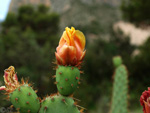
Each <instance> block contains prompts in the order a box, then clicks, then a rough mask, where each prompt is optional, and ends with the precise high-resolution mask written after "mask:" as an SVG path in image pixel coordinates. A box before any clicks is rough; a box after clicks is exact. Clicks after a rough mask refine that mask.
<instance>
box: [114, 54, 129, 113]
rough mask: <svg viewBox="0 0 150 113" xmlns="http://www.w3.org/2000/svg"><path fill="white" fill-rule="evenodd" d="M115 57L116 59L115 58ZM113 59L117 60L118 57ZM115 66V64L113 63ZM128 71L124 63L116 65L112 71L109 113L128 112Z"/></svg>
mask: <svg viewBox="0 0 150 113" xmlns="http://www.w3.org/2000/svg"><path fill="white" fill-rule="evenodd" d="M115 58H117V59H115ZM115 58H114V60H115V61H118V59H121V58H118V57H115ZM118 64H119V63H118ZM114 65H115V66H116V64H114ZM127 93H128V72H127V69H126V67H125V65H123V64H120V65H119V66H118V65H117V67H116V69H115V73H114V83H113V94H112V104H111V113H128V109H127V105H128V102H127V100H128V97H127Z"/></svg>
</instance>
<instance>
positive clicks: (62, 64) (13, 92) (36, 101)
mask: <svg viewBox="0 0 150 113" xmlns="http://www.w3.org/2000/svg"><path fill="white" fill-rule="evenodd" d="M84 47H85V37H84V35H83V33H82V32H80V31H79V30H75V29H74V28H73V27H72V28H71V29H70V28H68V27H67V28H66V31H65V32H64V33H63V35H62V37H61V39H60V42H59V46H58V47H57V49H56V50H57V52H56V53H55V55H56V61H57V68H56V75H55V76H54V77H55V78H56V82H55V83H56V85H57V89H58V93H56V94H51V95H50V96H47V97H45V98H44V99H43V100H41V99H40V98H39V97H38V96H37V94H36V91H34V90H33V88H32V86H31V84H29V83H28V82H24V80H23V79H22V82H21V83H20V82H19V81H18V78H17V74H16V73H15V68H14V67H13V66H10V67H9V68H8V69H6V70H5V73H4V81H5V86H2V87H0V90H5V91H6V94H7V95H8V99H9V100H10V101H11V103H12V104H13V106H14V107H15V108H16V109H17V110H18V112H20V113H83V111H84V109H83V108H82V107H81V108H82V109H81V110H79V109H78V107H79V105H77V102H76V101H75V100H74V97H73V93H74V91H75V90H76V89H77V87H78V85H79V84H80V81H79V80H80V70H79V67H81V66H80V64H81V63H82V60H83V58H84V56H85V51H84Z"/></svg>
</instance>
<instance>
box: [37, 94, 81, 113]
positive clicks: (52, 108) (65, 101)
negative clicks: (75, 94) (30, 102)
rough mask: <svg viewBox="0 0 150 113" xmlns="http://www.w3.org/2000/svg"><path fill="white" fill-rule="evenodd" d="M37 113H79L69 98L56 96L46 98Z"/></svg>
mask: <svg viewBox="0 0 150 113" xmlns="http://www.w3.org/2000/svg"><path fill="white" fill-rule="evenodd" d="M39 113H80V111H79V110H78V108H77V107H76V105H75V104H74V100H73V99H72V98H71V97H64V96H61V95H59V96H58V95H56V96H52V97H47V98H46V99H45V100H44V101H43V102H42V104H41V109H40V112H39Z"/></svg>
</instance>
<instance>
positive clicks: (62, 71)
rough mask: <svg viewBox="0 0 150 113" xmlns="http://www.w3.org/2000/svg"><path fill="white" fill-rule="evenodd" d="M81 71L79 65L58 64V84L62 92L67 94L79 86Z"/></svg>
mask: <svg viewBox="0 0 150 113" xmlns="http://www.w3.org/2000/svg"><path fill="white" fill-rule="evenodd" d="M79 79H80V71H79V69H78V68H77V67H71V66H58V68H57V70H56V84H57V89H58V91H59V93H60V94H62V95H64V96H67V95H70V94H72V93H73V92H74V91H75V89H76V88H77V87H78V84H79Z"/></svg>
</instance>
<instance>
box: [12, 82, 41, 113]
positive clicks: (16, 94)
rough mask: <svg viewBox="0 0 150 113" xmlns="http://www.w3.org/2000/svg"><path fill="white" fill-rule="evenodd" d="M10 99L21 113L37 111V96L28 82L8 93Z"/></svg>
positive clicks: (38, 105) (38, 107)
mask: <svg viewBox="0 0 150 113" xmlns="http://www.w3.org/2000/svg"><path fill="white" fill-rule="evenodd" d="M10 101H11V103H12V104H13V105H14V107H15V108H16V109H18V110H19V111H20V112H21V113H37V112H38V111H39V109H40V102H39V99H38V96H37V94H36V93H35V91H34V90H33V89H32V88H31V87H29V86H28V84H24V85H23V86H20V87H18V88H17V89H16V90H14V91H13V92H12V93H10Z"/></svg>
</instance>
